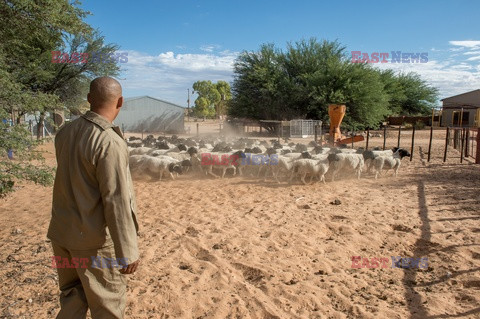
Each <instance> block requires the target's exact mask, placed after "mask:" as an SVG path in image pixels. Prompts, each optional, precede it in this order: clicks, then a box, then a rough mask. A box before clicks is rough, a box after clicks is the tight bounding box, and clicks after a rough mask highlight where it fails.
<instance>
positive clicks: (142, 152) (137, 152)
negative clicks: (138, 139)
mask: <svg viewBox="0 0 480 319" xmlns="http://www.w3.org/2000/svg"><path fill="white" fill-rule="evenodd" d="M151 151H153V150H152V149H151V148H150V147H136V148H134V149H132V150H131V151H130V154H129V155H145V154H148V153H149V152H151Z"/></svg>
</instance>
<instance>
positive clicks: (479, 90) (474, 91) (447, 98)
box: [440, 89, 480, 101]
mask: <svg viewBox="0 0 480 319" xmlns="http://www.w3.org/2000/svg"><path fill="white" fill-rule="evenodd" d="M472 93H480V89H477V90H473V91H470V92H465V93H462V94H458V95H454V96H450V97H446V98H444V99H441V100H440V101H445V100H449V99H453V98H458V97H461V96H462V95H470V94H472Z"/></svg>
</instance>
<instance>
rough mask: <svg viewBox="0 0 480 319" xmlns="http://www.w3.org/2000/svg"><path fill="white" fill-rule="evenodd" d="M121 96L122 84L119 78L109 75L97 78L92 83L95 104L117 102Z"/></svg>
mask: <svg viewBox="0 0 480 319" xmlns="http://www.w3.org/2000/svg"><path fill="white" fill-rule="evenodd" d="M121 96H122V86H121V85H120V83H118V81H117V80H115V79H112V78H110V77H108V76H102V77H99V78H96V79H95V80H93V81H92V82H91V83H90V97H91V99H92V104H93V105H95V104H97V105H102V104H107V103H112V102H114V103H116V102H117V100H118V98H119V97H121Z"/></svg>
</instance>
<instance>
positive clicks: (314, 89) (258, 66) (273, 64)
mask: <svg viewBox="0 0 480 319" xmlns="http://www.w3.org/2000/svg"><path fill="white" fill-rule="evenodd" d="M232 91H233V97H232V102H231V106H230V108H229V114H230V115H232V116H236V117H245V118H252V119H265V120H290V119H294V118H307V119H320V120H323V121H328V105H329V104H338V103H342V104H346V106H347V113H346V115H345V120H344V123H346V124H347V125H355V126H356V127H357V128H362V127H376V126H378V125H379V123H380V122H381V121H383V120H384V118H385V117H386V116H388V115H390V114H405V115H411V114H415V115H416V114H425V113H428V112H429V109H430V107H431V106H433V104H434V103H435V102H436V99H437V90H436V89H435V88H432V87H430V86H429V85H427V84H426V82H425V81H423V80H422V79H421V78H420V77H419V76H418V75H416V74H413V73H412V74H407V75H404V74H395V73H394V72H392V71H380V70H378V69H377V68H374V67H372V66H371V65H369V64H367V63H352V62H351V61H350V59H349V57H348V56H347V54H346V53H345V48H344V47H343V46H341V45H340V44H339V43H338V42H337V41H333V42H332V41H322V42H319V41H317V40H316V39H314V38H312V39H310V40H308V41H307V40H302V41H299V42H296V43H295V44H288V45H287V49H286V50H285V51H282V50H279V49H277V48H275V46H274V45H273V44H264V45H262V46H260V49H259V50H258V51H257V52H242V53H241V54H240V55H239V57H238V58H237V60H236V61H235V65H234V82H233V87H232Z"/></svg>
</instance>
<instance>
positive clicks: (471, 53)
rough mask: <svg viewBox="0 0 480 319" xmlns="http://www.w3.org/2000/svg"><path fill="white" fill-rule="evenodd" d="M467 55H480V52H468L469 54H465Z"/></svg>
mask: <svg viewBox="0 0 480 319" xmlns="http://www.w3.org/2000/svg"><path fill="white" fill-rule="evenodd" d="M463 54H465V55H474V54H480V51H468V52H465V53H463Z"/></svg>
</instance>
